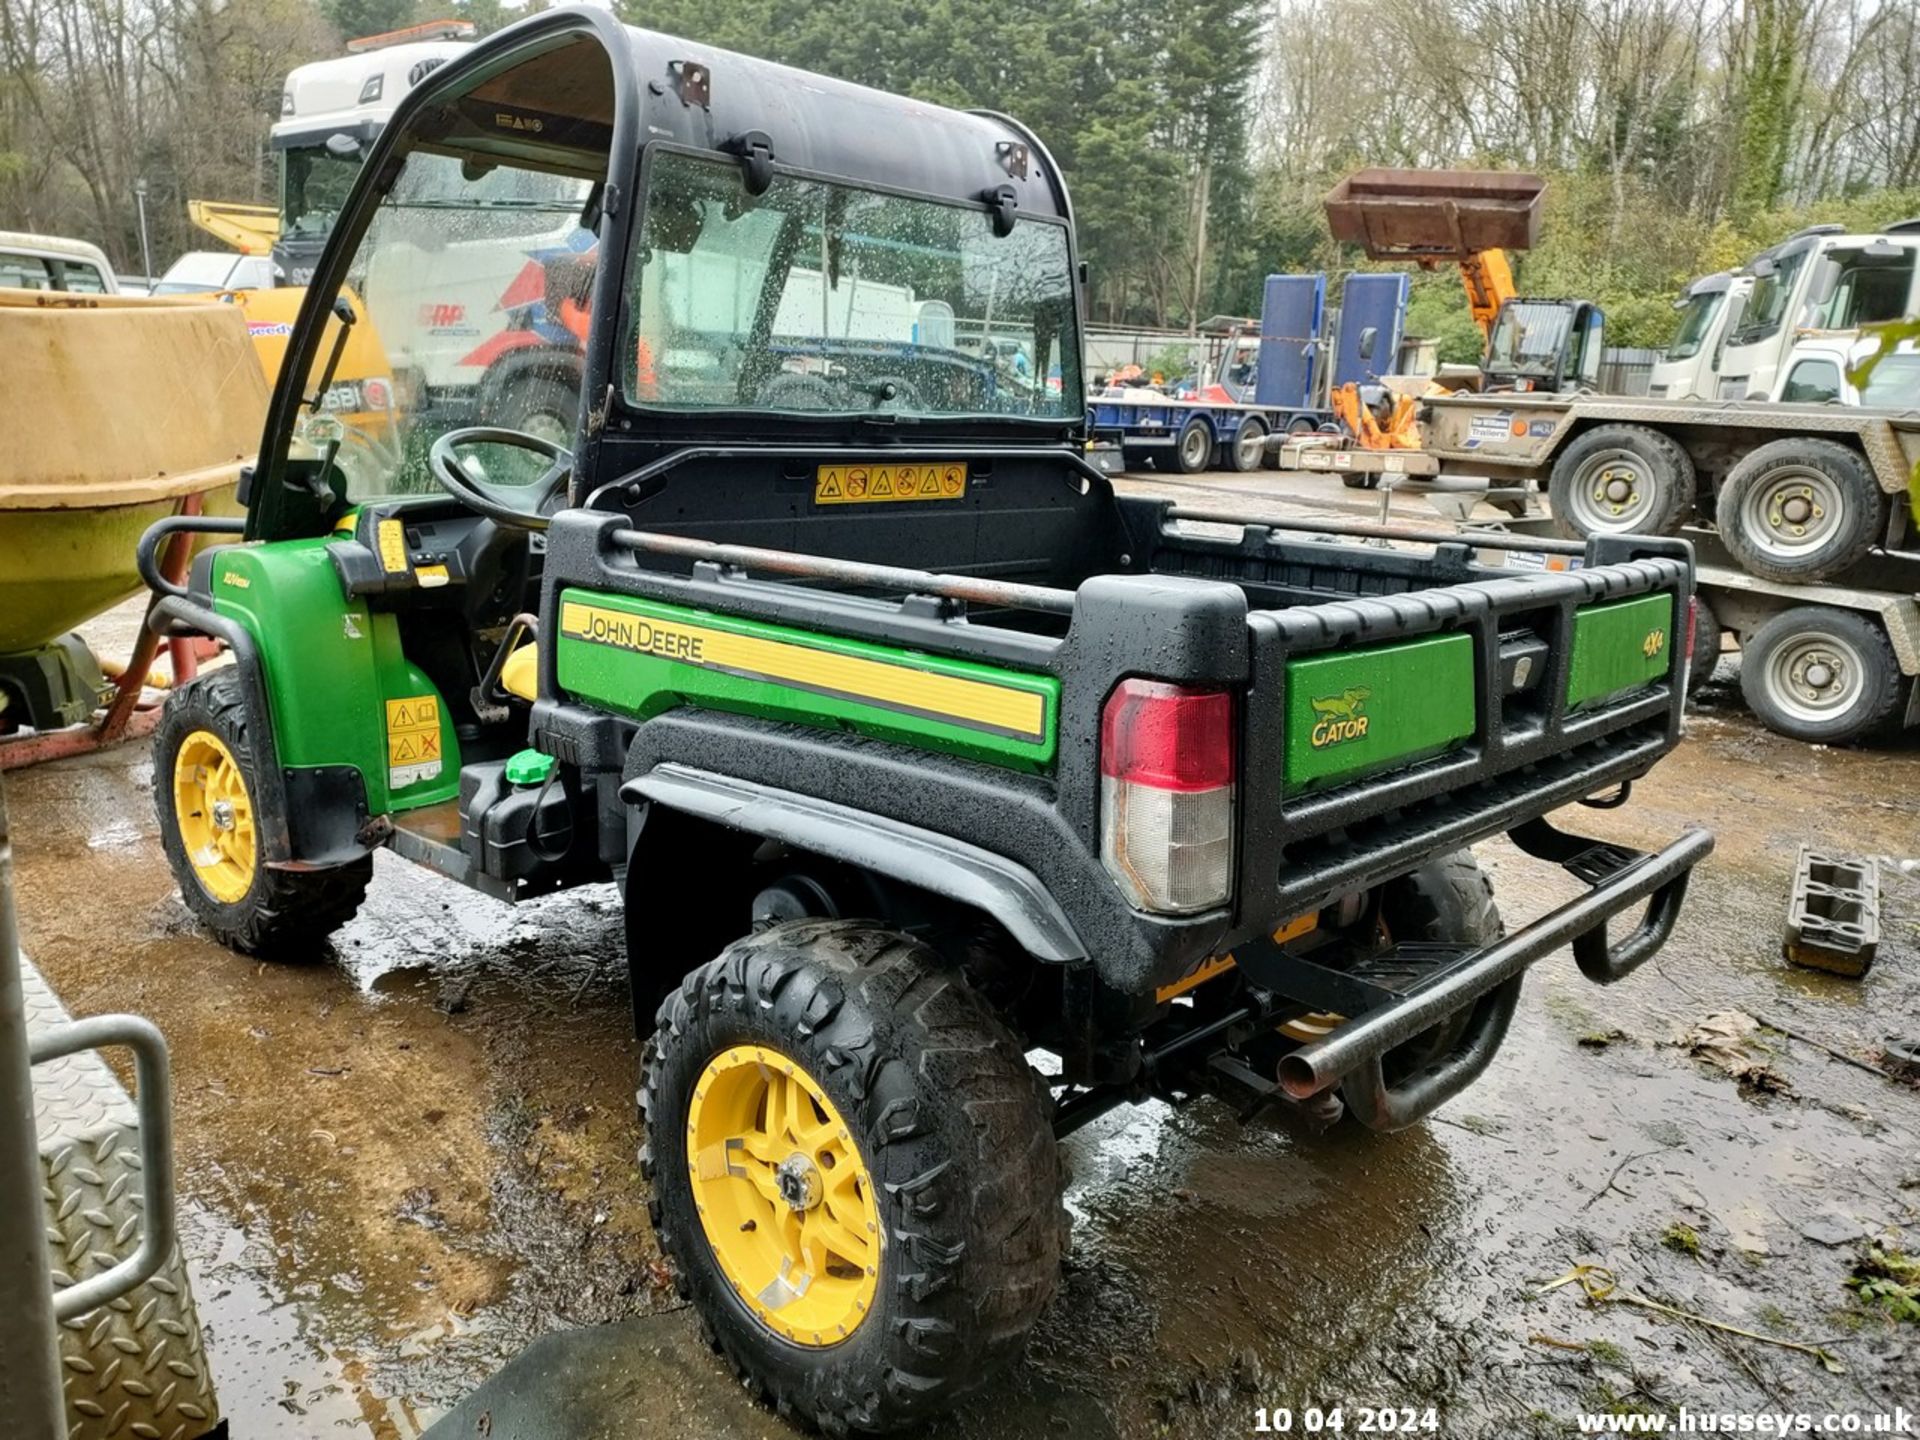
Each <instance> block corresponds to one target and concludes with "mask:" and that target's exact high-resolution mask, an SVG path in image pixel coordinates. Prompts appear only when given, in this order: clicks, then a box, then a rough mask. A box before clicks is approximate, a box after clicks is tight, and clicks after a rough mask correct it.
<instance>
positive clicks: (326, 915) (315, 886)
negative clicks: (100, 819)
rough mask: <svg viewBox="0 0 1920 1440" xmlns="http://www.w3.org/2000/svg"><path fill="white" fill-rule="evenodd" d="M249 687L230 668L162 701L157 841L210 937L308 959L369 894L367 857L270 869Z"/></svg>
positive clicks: (156, 751)
mask: <svg viewBox="0 0 1920 1440" xmlns="http://www.w3.org/2000/svg"><path fill="white" fill-rule="evenodd" d="M256 764H257V761H256V756H255V750H254V746H253V741H252V737H251V734H250V732H249V726H248V717H247V701H246V691H245V689H244V687H243V686H242V685H241V683H240V675H239V672H238V671H236V670H234V669H233V668H232V667H231V666H229V667H227V668H225V669H221V670H215V671H213V672H211V673H210V674H206V675H202V676H201V677H200V678H199V679H197V680H191V681H189V682H188V683H187V684H185V685H183V686H181V687H180V688H179V689H178V690H175V691H174V692H173V693H172V694H171V695H169V696H168V697H167V702H166V707H165V708H164V709H163V710H162V711H161V714H160V723H159V725H158V726H157V727H156V728H155V730H154V733H153V800H154V808H155V809H156V810H158V811H159V815H160V843H161V846H162V848H163V849H164V850H165V851H166V855H167V864H168V865H170V866H171V867H172V868H173V878H174V882H175V884H177V885H178V886H179V887H180V898H181V899H182V900H184V901H185V902H186V904H187V908H188V909H189V910H191V911H192V912H193V914H194V918H195V919H197V920H199V922H200V923H201V925H203V926H204V927H205V928H206V929H207V930H208V931H209V932H210V933H211V934H212V935H213V937H214V938H215V939H216V940H218V941H220V942H221V944H223V945H228V946H231V947H232V948H233V949H235V950H241V951H244V952H245V953H247V954H249V955H260V956H262V957H264V958H267V959H271V960H310V959H314V958H316V957H318V956H320V955H322V954H324V953H325V947H326V940H327V937H328V936H329V935H331V934H332V933H333V932H334V931H335V930H338V929H339V928H340V927H341V926H342V925H344V924H346V922H347V921H348V920H351V919H352V918H353V915H354V912H355V911H357V910H358V909H359V908H360V902H361V901H362V900H364V899H365V898H366V895H367V882H368V881H369V880H370V879H371V878H372V876H373V858H372V857H371V856H369V857H367V859H365V860H362V861H357V862H355V863H354V864H351V865H342V866H337V867H335V868H332V869H328V870H314V871H307V872H292V871H284V870H273V869H269V868H268V866H267V864H266V859H265V857H264V856H263V855H262V854H261V852H260V841H259V829H260V822H261V821H262V820H268V819H276V818H277V819H278V820H280V821H282V822H284V820H285V818H286V817H285V816H284V815H280V816H275V815H273V814H272V812H270V811H269V810H268V809H267V803H268V802H267V801H266V800H265V798H264V796H263V794H262V790H261V787H260V784H259V781H258V777H257V774H256V770H255V767H256Z"/></svg>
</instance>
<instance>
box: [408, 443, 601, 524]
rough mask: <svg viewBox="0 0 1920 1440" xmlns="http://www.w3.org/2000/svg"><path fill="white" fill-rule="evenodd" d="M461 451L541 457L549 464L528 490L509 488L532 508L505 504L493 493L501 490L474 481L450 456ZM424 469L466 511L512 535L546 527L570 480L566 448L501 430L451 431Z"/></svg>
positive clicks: (570, 459)
mask: <svg viewBox="0 0 1920 1440" xmlns="http://www.w3.org/2000/svg"><path fill="white" fill-rule="evenodd" d="M463 445H507V446H511V447H513V448H515V449H518V450H531V451H533V452H534V453H535V454H536V455H541V456H544V457H545V458H546V459H547V460H548V461H549V462H550V463H549V464H548V465H547V468H546V469H545V470H543V471H542V472H541V473H540V475H539V477H538V478H536V479H535V480H534V482H533V483H532V484H531V485H515V486H513V487H512V489H513V491H514V493H515V494H516V496H517V495H520V494H528V495H531V496H532V497H533V504H532V505H530V506H525V507H521V506H517V505H509V504H506V503H505V502H504V501H502V500H501V499H499V498H497V496H496V495H495V494H494V493H493V492H494V491H495V490H497V489H500V488H504V487H496V486H491V485H487V484H486V482H484V481H480V480H476V479H474V477H473V476H472V474H470V473H469V472H468V470H467V468H466V467H465V466H464V465H462V464H461V463H460V459H459V457H458V456H456V455H455V454H454V453H453V452H454V451H456V450H458V449H459V448H460V447H462V446H463ZM427 466H428V468H429V469H431V470H432V471H433V478H434V479H435V480H438V481H439V482H440V488H441V489H442V490H444V491H446V492H447V493H448V494H449V495H451V496H452V497H453V498H454V499H456V500H458V501H459V502H460V503H461V504H462V505H464V506H466V507H467V508H468V509H469V510H473V511H476V512H477V513H479V514H481V515H484V516H486V517H487V519H489V520H492V521H493V522H494V523H496V524H499V525H505V526H508V527H509V528H511V529H515V530H534V531H540V530H545V529H546V528H547V525H548V517H547V515H546V514H545V513H544V512H545V511H546V508H547V506H549V505H551V504H552V503H553V501H554V499H555V498H556V497H557V496H559V495H561V494H563V493H564V492H565V490H566V487H567V482H568V481H569V480H571V479H572V478H573V452H572V451H571V450H569V449H567V447H566V446H564V445H557V444H555V443H554V442H553V441H551V440H544V439H542V438H541V437H540V436H538V435H529V434H528V433H527V432H526V431H524V430H508V429H506V428H505V427H504V426H499V425H468V426H465V427H464V428H462V429H459V430H449V431H447V433H446V434H444V435H442V436H441V437H440V438H439V439H438V440H435V441H434V442H433V448H432V449H430V450H428V451H427Z"/></svg>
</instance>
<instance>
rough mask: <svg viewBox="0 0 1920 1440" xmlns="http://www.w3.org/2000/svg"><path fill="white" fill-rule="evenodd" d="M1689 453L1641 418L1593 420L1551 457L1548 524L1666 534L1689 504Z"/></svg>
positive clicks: (1583, 530)
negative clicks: (1617, 421) (1637, 421)
mask: <svg viewBox="0 0 1920 1440" xmlns="http://www.w3.org/2000/svg"><path fill="white" fill-rule="evenodd" d="M1695 483H1696V482H1695V476H1694V470H1693V457H1692V456H1690V455H1688V454H1687V452H1686V451H1685V450H1684V449H1682V448H1681V446H1680V445H1679V444H1678V442H1676V441H1674V440H1672V439H1671V438H1669V437H1668V436H1666V435H1662V434H1661V433H1660V432H1659V431H1658V430H1649V429H1647V428H1646V427H1645V426H1644V425H1598V426H1595V427H1594V428H1593V429H1591V430H1588V431H1587V432H1585V433H1584V434H1581V435H1577V436H1575V437H1574V438H1573V439H1572V440H1571V441H1569V442H1568V444H1567V448H1566V449H1564V450H1562V451H1561V452H1560V457H1559V458H1558V459H1557V460H1555V461H1554V462H1553V469H1552V471H1551V472H1550V473H1549V475H1548V477H1547V494H1548V496H1549V497H1550V498H1551V500H1552V502H1553V526H1554V529H1555V530H1556V531H1558V532H1559V533H1560V534H1562V535H1565V536H1569V537H1571V538H1573V539H1577V540H1584V539H1586V538H1588V537H1589V536H1593V535H1664V534H1668V533H1670V532H1671V531H1673V530H1674V529H1676V528H1678V526H1679V525H1680V523H1681V522H1682V521H1683V520H1685V519H1686V518H1687V515H1688V513H1689V512H1690V511H1691V510H1692V509H1693V495H1694V486H1695Z"/></svg>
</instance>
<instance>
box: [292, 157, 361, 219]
mask: <svg viewBox="0 0 1920 1440" xmlns="http://www.w3.org/2000/svg"><path fill="white" fill-rule="evenodd" d="M362 153H363V152H362V151H361V150H359V149H355V150H354V151H353V153H352V154H350V155H347V156H344V157H342V156H339V155H335V154H334V153H333V152H332V151H330V150H329V149H327V147H326V146H325V145H324V144H319V145H294V146H289V147H288V148H287V149H285V150H282V151H281V152H280V233H281V234H282V235H301V236H309V237H324V236H325V235H326V234H327V233H328V232H329V231H330V230H332V229H333V222H334V218H335V217H336V216H337V215H339V213H340V207H341V206H342V205H344V204H345V203H346V200H347V191H348V190H350V189H352V188H353V181H354V177H355V176H357V175H358V174H359V173H360V160H361V156H362Z"/></svg>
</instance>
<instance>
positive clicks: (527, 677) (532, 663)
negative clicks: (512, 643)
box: [500, 640, 540, 701]
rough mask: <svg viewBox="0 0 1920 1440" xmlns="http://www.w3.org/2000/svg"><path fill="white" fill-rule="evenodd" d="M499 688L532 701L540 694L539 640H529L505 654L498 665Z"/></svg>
mask: <svg viewBox="0 0 1920 1440" xmlns="http://www.w3.org/2000/svg"><path fill="white" fill-rule="evenodd" d="M500 688H501V689H502V690H504V691H506V692H507V693H508V694H509V695H516V696H518V697H519V698H520V699H522V700H526V701H532V700H535V699H538V698H539V695H540V642H539V641H537V640H529V641H528V642H527V643H526V644H525V645H522V646H521V647H520V648H519V649H518V650H515V651H514V652H513V653H512V654H511V655H509V656H507V660H506V663H505V664H504V665H502V666H501V667H500Z"/></svg>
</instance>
